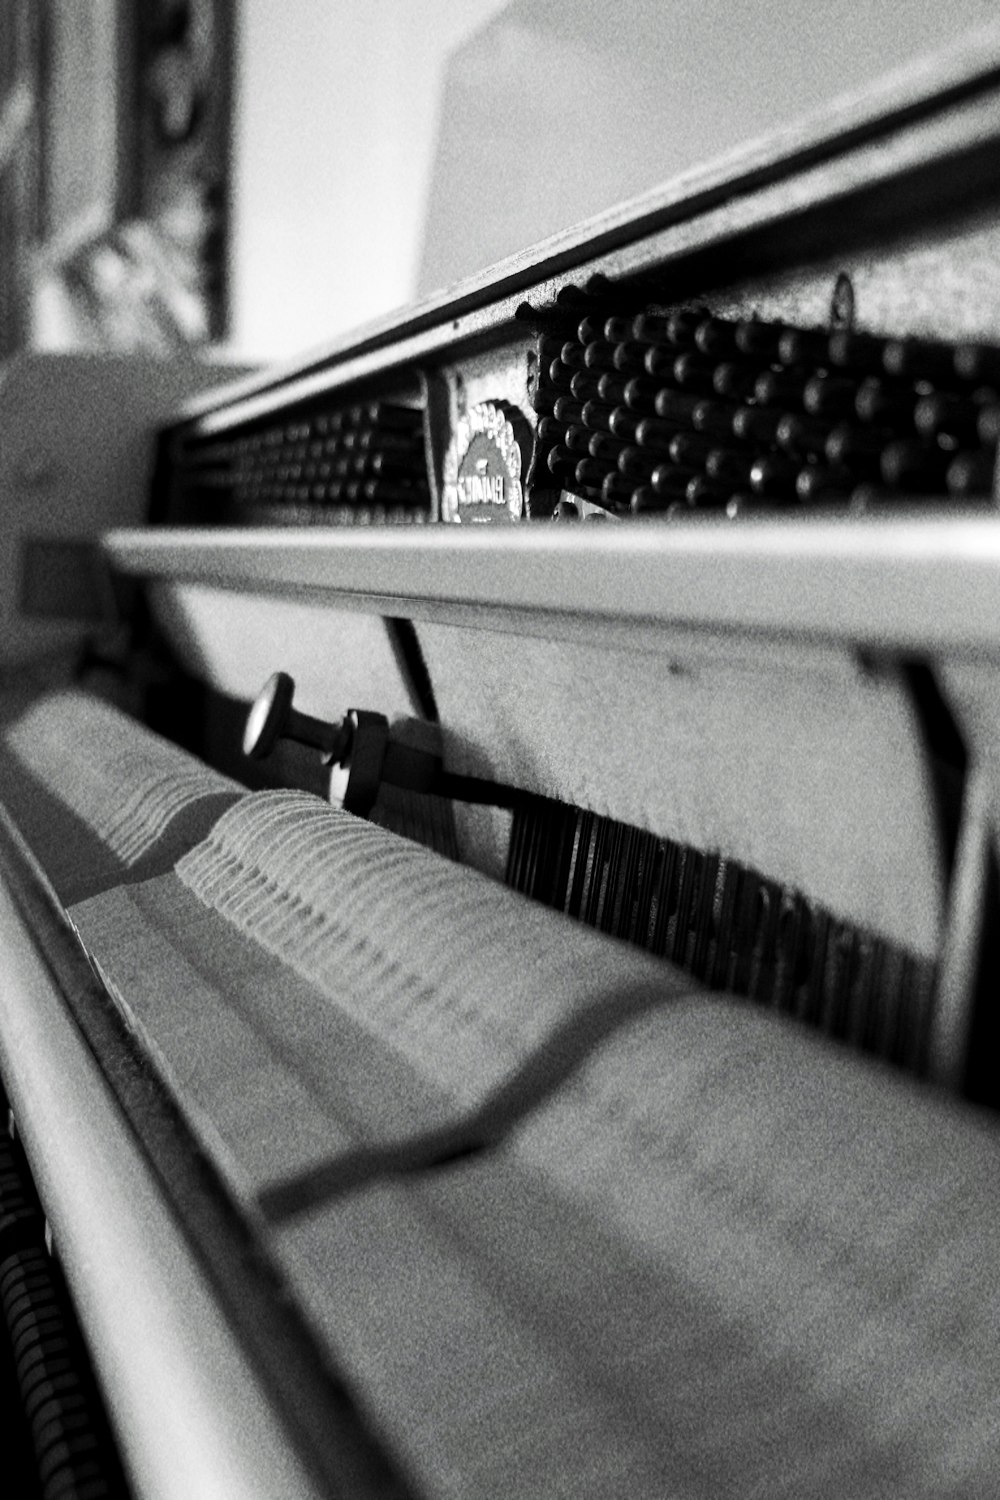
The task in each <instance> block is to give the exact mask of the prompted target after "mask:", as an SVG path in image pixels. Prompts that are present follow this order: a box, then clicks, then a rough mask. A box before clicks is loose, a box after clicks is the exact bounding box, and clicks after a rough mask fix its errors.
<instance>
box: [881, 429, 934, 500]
mask: <svg viewBox="0 0 1000 1500" xmlns="http://www.w3.org/2000/svg"><path fill="white" fill-rule="evenodd" d="M881 467H882V478H883V479H884V481H885V483H886V484H887V485H891V486H892V488H893V489H905V490H912V491H913V492H914V493H916V494H936V493H941V494H943V493H944V491H945V470H946V467H947V455H946V454H944V453H942V451H941V449H940V448H937V447H934V446H932V445H931V444H930V443H918V442H911V441H907V440H901V441H898V442H894V443H889V444H887V445H886V447H885V448H884V449H883V450H882V465H881Z"/></svg>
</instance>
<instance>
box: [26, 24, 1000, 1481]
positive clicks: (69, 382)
mask: <svg viewBox="0 0 1000 1500" xmlns="http://www.w3.org/2000/svg"><path fill="white" fill-rule="evenodd" d="M998 67H1000V43H998V41H997V37H996V34H995V32H984V33H982V34H981V35H980V36H979V37H977V38H976V39H975V45H973V46H965V47H962V48H958V49H956V50H955V51H954V52H953V53H952V54H950V55H948V56H946V57H942V58H941V59H939V60H938V62H937V64H936V65H935V67H934V68H933V69H924V70H922V71H918V72H916V73H911V74H907V75H902V76H900V77H899V78H898V79H897V80H895V81H893V82H890V83H888V84H884V85H882V86H880V87H879V88H878V89H876V90H873V91H871V92H870V93H868V94H866V95H864V96H862V97H859V98H858V99H855V100H854V101H853V102H852V103H851V104H850V105H849V106H844V107H843V108H840V109H839V110H837V111H834V112H832V113H828V114H827V115H824V116H823V117H822V118H817V119H816V120H815V121H814V122H813V123H812V124H811V125H809V126H808V127H804V128H803V129H801V130H798V131H795V132H786V133H785V134H783V135H782V136H781V137H780V138H777V139H775V140H772V141H768V142H766V143H764V144H763V145H760V146H755V147H754V148H753V149H751V150H747V151H744V152H741V153H738V154H737V155H736V156H734V157H731V158H729V159H727V160H726V161H725V162H724V163H723V164H722V165H721V166H717V167H713V168H712V169H711V170H705V171H703V172H699V173H692V174H688V175H687V176H686V177H685V178H684V179H683V180H682V181H680V182H679V183H677V184H674V185H673V186H669V187H667V188H666V189H664V190H662V191H660V192H657V193H655V194H651V195H649V196H647V197H645V198H642V199H640V200H637V201H634V202H632V203H629V204H628V205H626V206H625V207H623V208H621V209H616V210H614V211H612V212H611V213H609V214H607V215H605V216H603V217H602V218H600V219H598V220H595V221H593V222H588V223H587V224H585V225H584V226H582V227H581V228H580V229H578V230H574V231H569V232H566V233H564V234H562V235H560V236H558V237H557V238H555V239H553V240H551V241H547V242H545V243H543V244H542V245H540V246H539V247H537V248H536V250H535V251H534V252H533V253H531V254H528V255H522V256H518V257H516V258H514V259H512V260H510V261H507V262H504V263H502V264H500V265H499V266H497V267H495V268H494V269H493V270H492V271H490V272H489V273H487V274H486V275H484V276H482V277H479V278H476V279H474V280H470V281H468V282H466V283H462V284H461V285H459V286H458V287H457V288H456V289H453V290H452V291H451V292H449V293H447V294H443V295H441V296H438V297H435V298H432V299H429V300H427V301H425V302H423V303H420V304H418V305H416V306H415V307H413V308H411V309H407V310H406V311H404V312H402V313H401V314H399V315H396V316H393V317H391V318H388V319H386V320H384V321H383V322H381V323H378V324H376V325H373V326H371V327H369V328H367V329H365V330H363V331H362V332H361V333H360V334H358V335H357V336H354V337H352V338H350V339H348V340H345V341H342V342H340V343H338V344H336V345H334V346H333V347H331V348H327V349H323V350H320V351H318V352H316V353H315V354H313V355H311V356H310V357H308V358H306V359H304V360H302V361H299V362H297V363H295V364H290V365H287V366H284V367H281V368H278V369H273V370H268V371H266V372H264V373H263V374H260V373H257V374H251V375H248V376H244V377H242V378H240V379H238V380H236V381H234V382H231V383H226V384H223V385H213V386H212V387H211V388H210V389H208V390H203V391H201V392H199V393H196V394H193V395H191V394H189V395H187V396H186V397H181V395H180V394H179V392H178V390H177V388H176V387H173V388H171V389H170V390H169V391H166V390H164V388H163V387H162V385H161V386H160V387H159V388H158V391H157V395H156V401H155V402H153V404H152V405H151V404H149V400H146V398H143V399H144V400H146V404H145V405H143V402H142V401H138V398H137V397H136V396H135V391H136V388H137V387H136V382H135V381H134V379H133V378H132V377H131V376H130V374H129V372H128V369H127V368H121V369H118V370H117V373H114V371H115V367H114V366H107V365H105V366H103V367H102V370H101V371H98V370H95V369H93V368H90V367H89V366H88V368H86V369H78V368H76V367H74V366H71V365H67V364H66V362H58V361H56V362H46V361H44V360H42V361H34V362H32V361H29V362H28V363H27V364H26V366H25V367H24V368H23V369H22V371H21V374H20V381H21V384H20V387H17V386H12V387H11V388H10V389H11V390H13V391H15V392H16V391H17V389H20V390H21V391H22V392H23V391H25V390H27V391H28V392H29V394H30V401H29V400H28V399H27V397H18V398H17V399H18V400H21V402H22V406H23V407H24V408H25V410H24V411H23V413H22V415H21V416H20V420H21V421H23V422H28V421H30V422H31V423H32V424H33V430H34V431H35V432H36V433H38V432H42V431H47V432H49V433H50V434H52V435H53V436H52V442H53V443H55V444H57V445H58V443H60V442H63V441H65V442H69V441H70V439H69V438H68V437H66V435H65V420H66V419H65V414H66V413H67V412H70V411H72V412H76V413H79V412H80V411H81V410H83V409H84V406H85V405H86V400H87V399H89V400H90V401H91V406H90V407H89V408H87V411H88V421H87V422H86V424H85V425H86V429H87V431H88V433H89V434H90V439H89V440H90V442H91V444H92V452H93V457H92V460H91V464H90V468H91V472H92V474H93V475H96V478H94V479H93V480H92V481H91V479H88V478H87V475H86V473H84V474H83V475H82V476H80V477H79V479H78V484H79V485H80V486H82V487H83V491H84V492H85V493H86V494H89V495H90V500H89V501H88V502H87V504H88V506H89V511H88V510H87V508H86V507H85V509H84V513H83V514H82V515H79V516H77V517H74V518H71V519H72V527H75V530H73V532H72V536H71V535H69V533H68V532H67V530H66V524H62V525H60V524H58V523H56V522H55V521H51V520H48V519H47V514H53V513H54V508H53V509H50V511H49V512H48V513H46V512H45V510H44V507H42V506H33V507H31V508H30V514H29V513H28V508H27V507H26V508H25V512H24V517H25V518H24V519H23V521H21V520H19V521H18V522H17V525H16V528H15V535H14V538H13V541H14V546H13V548H12V549H11V557H12V562H11V564H10V567H11V569H14V567H15V561H13V559H15V558H16V560H17V561H16V567H17V568H19V570H20V571H19V573H18V574H17V575H16V578H15V575H14V573H13V572H12V573H11V577H10V579H9V580H8V590H9V592H10V593H11V594H14V593H15V592H17V600H16V603H15V604H14V605H13V606H11V607H10V610H9V612H10V616H11V626H10V630H11V636H10V639H11V640H12V641H15V642H16V643H18V654H19V655H20V656H21V657H22V658H23V662H22V665H21V666H20V667H19V668H16V669H15V668H14V667H12V666H8V667H7V668H5V680H4V694H5V696H4V718H3V751H2V761H0V773H2V797H3V802H4V805H5V811H4V814H3V823H2V839H0V864H2V869H3V887H2V891H0V902H2V904H0V916H2V922H3V932H4V936H3V942H4V952H5V998H4V1000H3V1003H2V1006H0V1074H2V1078H3V1085H4V1088H5V1090H6V1095H7V1099H8V1102H9V1126H10V1129H9V1132H8V1137H9V1138H8V1140H7V1142H6V1143H5V1145H4V1147H3V1150H4V1152H5V1163H4V1173H5V1175H4V1177H3V1179H2V1186H0V1300H2V1303H3V1313H4V1320H5V1325H6V1328H7V1346H5V1347H6V1365H5V1376H4V1378H5V1380H6V1382H7V1387H8V1391H7V1400H8V1404H9V1406H10V1409H11V1411H16V1412H17V1413H19V1416H18V1418H17V1422H18V1424H19V1425H18V1433H19V1436H18V1441H19V1442H20V1443H21V1444H22V1446H23V1448H24V1451H25V1453H29V1452H32V1453H34V1454H35V1464H36V1469H37V1473H38V1476H39V1477H38V1480H37V1486H38V1488H37V1492H38V1493H40V1494H46V1495H48V1494H52V1495H54V1494H56V1493H59V1494H74V1495H84V1494H87V1495H98V1494H101V1495H103V1494H118V1493H133V1494H135V1495H137V1496H138V1495H142V1496H145V1495H151V1496H152V1495H155V1496H161V1495H163V1496H166V1495H177V1496H191V1495H196V1494H197V1495H201V1494H205V1495H209V1494H213V1495H214V1494H219V1495H240V1496H250V1495H261V1496H274V1495H281V1496H292V1495H300V1494H301V1495H320V1494H329V1495H345V1496H348V1495H349V1496H352V1497H355V1496H358V1497H360V1496H367V1495H373V1496H374V1495H378V1496H389V1495H414V1496H426V1497H438V1496H449V1497H450V1496H455V1497H458V1496H473V1495H474V1496H477V1497H485V1496H492V1495H498V1496H499V1495H505V1496H509V1495H518V1496H525V1497H527V1496H536V1495H537V1496H546V1497H548V1496H555V1495H563V1494H565V1495H573V1496H574V1497H582V1496H589V1495H594V1496H597V1495H601V1496H608V1495H625V1494H627V1495H629V1496H637V1495H648V1496H650V1497H662V1496H665V1495H674V1494H678V1495H680V1494H684V1495H691V1496H696V1495H698V1496H700V1495H705V1496H709V1495H711V1496H723V1495H725V1496H729V1495H732V1496H748V1495H765V1494H766V1495H768V1496H774V1497H776V1496H779V1495H785V1494H788V1495H791V1494H795V1495H810V1496H812V1495H815V1496H819V1495H826V1494H830V1495H843V1494H850V1495H855V1496H859V1497H860V1496H869V1495H870V1496H875V1495H878V1496H885V1495H889V1494H892V1495H900V1496H903V1495H905V1496H907V1497H913V1496H928V1497H930V1496H934V1497H941V1496H945V1495H954V1496H963V1497H966V1496H973V1495H976V1496H979V1495H982V1496H986V1495H991V1494H994V1493H996V1487H997V1483H998V1481H1000V1435H998V1431H997V1424H996V1412H995V1391H996V1384H997V1376H998V1374H1000V1370H998V1368H997V1364H998V1361H997V1354H996V1338H995V1331H996V1284H997V1275H996V1273H997V1270H998V1269H1000V1267H998V1264H997V1260H998V1250H997V1246H998V1244H1000V1236H998V1235H997V1233H996V1227H997V1214H998V1209H997V1206H996V1203H997V1179H998V1174H1000V1132H998V1125H997V1115H996V1110H997V1106H998V1104H1000V1078H998V1066H997V1036H996V1031H997V1017H996V999H997V980H998V917H1000V891H998V877H997V857H998V843H997V828H998V814H1000V769H998V767H1000V522H998V517H997V496H998V490H997V477H996V476H997V442H998V438H1000V291H998V287H1000V282H998V278H997V274H996V265H997V252H998V247H1000V217H998V203H1000V149H998V148H1000V84H998V76H1000V75H998ZM109 370H110V371H111V373H109ZM171 378H173V379H175V380H177V379H181V378H182V380H183V381H188V382H191V381H192V380H193V379H195V378H196V377H194V376H193V375H192V373H191V372H187V373H186V374H185V375H183V377H177V376H174V377H171ZM102 381H103V382H111V385H110V386H109V385H107V384H105V386H104V387H103V388H101V389H102V395H101V397H100V399H97V398H95V397H94V396H93V394H91V396H90V397H89V398H85V397H84V396H82V395H81V394H79V393H80V392H83V391H90V392H91V393H93V392H94V391H95V390H97V389H98V388H99V387H98V386H97V385H95V382H102ZM115 382H117V384H116V383H115ZM145 389H147V390H152V389H153V386H152V384H150V383H149V382H147V384H146V387H145ZM109 390H112V391H113V392H115V393H116V394H114V395H113V396H112V397H111V398H110V399H109V397H108V391H109ZM2 399H6V400H8V401H13V400H14V399H15V397H14V395H9V394H8V395H6V396H4V397H3V398H2ZM150 400H151V398H150ZM137 401H138V404H137V405H136V404H134V403H136V402H137ZM130 402H132V403H133V405H132V406H130V405H129V403H130ZM157 403H158V404H157ZM140 408H141V409H140ZM102 414H103V415H102ZM8 420H10V419H9V418H8ZM74 420H75V418H74ZM81 420H82V419H81ZM46 424H48V425H47V426H46ZM102 424H103V425H102ZM151 424H152V425H153V426H155V437H151V438H150V446H149V449H148V452H149V455H150V469H151V471H152V480H151V484H150V485H149V486H148V489H146V488H143V487H142V486H141V485H139V484H138V483H136V482H133V481H132V480H130V481H129V482H128V483H127V484H120V483H119V484H116V485H114V486H110V487H109V484H108V481H107V473H106V467H107V464H108V463H109V462H111V461H114V462H116V463H118V464H119V466H121V465H123V464H125V457H126V454H125V449H126V446H127V447H128V454H130V455H131V457H130V458H129V462H130V463H131V464H132V465H133V468H134V466H135V465H136V464H137V463H139V462H140V458H139V454H140V452H141V449H140V446H138V445H139V438H140V434H142V433H144V432H145V431H147V430H148V428H149V426H150V425H151ZM70 425H72V423H70ZM95 432H96V434H97V436H96V437H95V436H94V434H95ZM119 449H121V452H120V453H119V451H118V450H119ZM109 454H110V455H112V458H110V459H109ZM154 460H155V461H154ZM101 465H104V466H105V469H104V470H103V471H102V470H101V467H100V466H101ZM126 467H127V466H126ZM28 470H29V471H30V472H29V471H26V470H23V468H22V471H19V472H21V474H22V481H23V484H24V485H25V486H26V487H27V488H28V489H29V490H30V491H31V492H32V493H35V494H37V495H38V496H40V497H43V496H44V494H45V486H46V485H49V484H58V483H59V473H60V469H59V463H58V461H56V463H55V477H54V478H53V475H52V473H50V472H49V471H48V470H46V467H45V464H44V463H43V464H41V466H40V467H39V466H36V467H35V468H31V465H30V464H29V465H28ZM32 486H33V487H34V489H32ZM88 486H89V489H88ZM88 518H89V520H90V522H91V525H92V529H93V530H94V531H96V532H97V533H99V535H98V538H97V544H96V548H91V549H89V550H88V549H87V548H83V544H82V543H81V542H80V540H79V538H80V535H81V534H82V533H83V532H84V531H85V530H86V525H87V522H88ZM72 527H71V529H72ZM74 549H75V550H74ZM81 549H82V550H81ZM81 560H86V561H87V565H88V567H91V566H92V569H93V571H92V574H87V578H88V579H91V580H92V581H91V582H90V583H88V584H87V587H86V589H85V590H84V593H85V594H86V598H85V599H84V600H83V603H82V604H79V606H74V609H75V610H76V613H77V615H79V614H80V613H81V612H82V611H83V610H84V608H86V609H87V610H89V611H90V612H91V613H92V616H93V620H94V623H93V624H92V626H91V627H90V628H89V629H88V630H87V632H86V633H85V634H84V636H83V637H81V633H80V630H79V629H78V627H77V626H75V625H74V626H70V625H67V624H65V623H63V622H61V621H60V620H59V618H58V616H59V615H60V612H61V611H60V601H61V600H63V601H64V596H65V594H66V593H67V592H72V590H73V589H77V590H78V589H80V588H81V587H82V585H81V584H80V578H81V577H82V576H83V575H82V573H81ZM71 580H75V582H72V584H71ZM62 612H63V613H72V612H73V611H72V610H68V609H67V610H65V611H62ZM18 632H20V634H18ZM40 642H42V643H44V644H45V645H46V649H47V650H48V652H49V654H48V655H47V656H40V655H39V651H38V646H39V643H40ZM29 648H30V649H29ZM12 1421H13V1419H12ZM60 1486H64V1488H60ZM88 1486H90V1487H89V1488H88ZM32 1493H35V1491H32Z"/></svg>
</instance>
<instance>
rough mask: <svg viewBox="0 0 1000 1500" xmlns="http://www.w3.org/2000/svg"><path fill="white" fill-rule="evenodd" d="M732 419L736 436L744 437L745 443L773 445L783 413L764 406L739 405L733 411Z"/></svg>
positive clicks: (764, 445)
mask: <svg viewBox="0 0 1000 1500" xmlns="http://www.w3.org/2000/svg"><path fill="white" fill-rule="evenodd" d="M732 420H733V435H735V437H738V438H742V441H744V443H756V444H760V446H763V447H771V444H772V443H775V434H777V431H778V423H780V422H781V413H780V411H771V410H766V408H763V407H738V408H736V411H735V413H733V419H732Z"/></svg>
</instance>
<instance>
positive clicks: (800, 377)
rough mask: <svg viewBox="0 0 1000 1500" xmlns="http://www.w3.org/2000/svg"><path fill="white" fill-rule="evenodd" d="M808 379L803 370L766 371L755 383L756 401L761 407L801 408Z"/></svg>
mask: <svg viewBox="0 0 1000 1500" xmlns="http://www.w3.org/2000/svg"><path fill="white" fill-rule="evenodd" d="M807 378H808V377H807V376H806V375H804V374H803V373H802V371H801V370H765V371H764V373H763V374H762V375H759V376H758V377H757V379H756V381H755V382H754V388H753V393H754V399H755V400H757V401H759V402H760V404H761V406H780V407H782V408H787V407H789V406H800V405H801V404H802V392H803V391H804V390H805V385H806V380H807Z"/></svg>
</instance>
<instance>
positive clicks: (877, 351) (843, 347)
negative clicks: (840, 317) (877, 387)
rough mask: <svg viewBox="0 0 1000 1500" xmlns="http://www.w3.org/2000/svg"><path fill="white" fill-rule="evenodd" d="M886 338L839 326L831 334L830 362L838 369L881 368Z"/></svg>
mask: <svg viewBox="0 0 1000 1500" xmlns="http://www.w3.org/2000/svg"><path fill="white" fill-rule="evenodd" d="M884 348H885V340H884V339H880V338H877V337H876V336H875V334H872V333H855V332H853V331H852V330H851V329H850V328H838V329H836V330H835V332H833V333H831V335H830V364H831V365H833V366H835V368H836V369H838V370H870V371H876V370H881V369H882V368H883V366H882V351H883V349H884Z"/></svg>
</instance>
